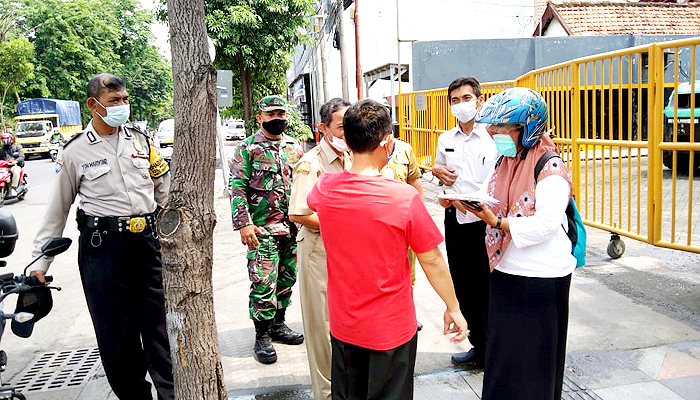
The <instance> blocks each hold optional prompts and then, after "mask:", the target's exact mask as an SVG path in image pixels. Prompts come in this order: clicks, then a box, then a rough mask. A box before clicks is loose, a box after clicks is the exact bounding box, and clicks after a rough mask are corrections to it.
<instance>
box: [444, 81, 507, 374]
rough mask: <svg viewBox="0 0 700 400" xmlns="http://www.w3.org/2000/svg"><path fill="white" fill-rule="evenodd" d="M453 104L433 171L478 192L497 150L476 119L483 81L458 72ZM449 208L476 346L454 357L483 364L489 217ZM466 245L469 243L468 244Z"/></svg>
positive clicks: (455, 267) (450, 241)
mask: <svg viewBox="0 0 700 400" xmlns="http://www.w3.org/2000/svg"><path fill="white" fill-rule="evenodd" d="M447 99H448V101H449V102H450V110H451V112H452V114H453V115H454V116H455V117H456V118H457V126H455V127H454V128H453V129H450V130H449V131H447V132H444V133H443V134H442V135H440V137H439V138H438V147H437V153H436V155H435V165H434V166H433V175H434V176H435V177H437V178H438V179H440V181H441V182H442V183H443V184H445V185H446V186H447V187H448V188H449V189H451V190H453V191H455V192H457V193H462V194H468V193H472V192H476V191H477V190H479V189H480V187H481V184H482V182H483V181H484V179H486V177H487V176H488V175H489V173H490V172H491V171H492V170H493V168H494V166H495V164H496V159H497V157H498V152H497V151H496V144H495V143H494V142H493V139H491V135H489V133H488V132H486V129H484V127H483V126H479V125H475V123H474V117H475V116H476V111H477V109H479V108H480V107H481V105H482V104H483V103H484V96H483V95H482V94H481V85H480V84H479V81H478V80H477V79H476V78H474V77H460V78H457V79H455V80H454V81H452V83H450V86H449V87H448V89H447ZM440 203H441V204H442V205H443V206H445V207H447V208H446V209H445V248H446V250H447V260H448V262H449V265H450V272H451V274H452V280H453V282H454V286H455V292H456V293H457V300H458V301H459V307H460V308H461V309H462V313H463V314H464V318H465V319H466V320H467V323H468V324H469V331H470V333H469V341H470V342H471V344H472V346H474V348H473V349H471V350H469V351H467V352H463V353H457V354H453V355H452V363H453V364H455V365H457V366H460V367H465V366H469V365H470V364H473V365H475V366H476V367H480V368H483V366H484V358H485V350H486V323H487V321H486V317H487V315H488V304H489V277H490V269H489V259H488V255H487V254H486V242H485V237H486V232H485V230H486V223H484V222H483V221H482V220H481V219H479V218H478V217H477V216H475V215H473V214H471V213H469V214H468V215H466V216H465V222H466V223H460V222H458V219H457V213H458V211H457V210H456V209H455V208H454V207H452V206H451V203H450V202H443V201H442V200H441V201H440ZM465 246H466V249H468V251H467V250H465Z"/></svg>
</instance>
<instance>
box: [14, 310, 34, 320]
mask: <svg viewBox="0 0 700 400" xmlns="http://www.w3.org/2000/svg"><path fill="white" fill-rule="evenodd" d="M32 318H34V314H32V313H30V312H18V313H17V314H15V316H14V319H15V321H17V322H19V323H23V322H27V321H29V320H31V319H32Z"/></svg>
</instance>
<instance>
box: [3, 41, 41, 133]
mask: <svg viewBox="0 0 700 400" xmlns="http://www.w3.org/2000/svg"><path fill="white" fill-rule="evenodd" d="M33 57H34V46H33V45H32V44H31V43H29V41H28V40H27V39H25V38H23V37H17V38H10V39H9V40H5V41H3V42H0V125H3V128H4V125H5V121H4V119H5V118H4V117H5V116H6V115H8V116H11V115H12V110H13V103H12V102H10V104H9V105H8V104H6V100H8V99H7V94H8V92H10V91H13V92H12V94H14V90H17V89H18V88H19V87H20V86H21V85H23V84H25V83H26V82H27V81H29V80H31V79H33V78H34V64H33V63H32V60H33ZM10 98H13V96H10Z"/></svg>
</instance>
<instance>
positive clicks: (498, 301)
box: [481, 270, 571, 400]
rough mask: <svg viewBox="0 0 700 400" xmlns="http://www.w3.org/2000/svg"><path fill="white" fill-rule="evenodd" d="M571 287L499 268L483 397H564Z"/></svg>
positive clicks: (486, 399)
mask: <svg viewBox="0 0 700 400" xmlns="http://www.w3.org/2000/svg"><path fill="white" fill-rule="evenodd" d="M570 286H571V275H567V276H565V277H561V278H528V277H524V276H517V275H509V274H505V273H503V272H500V271H498V270H496V271H494V272H493V274H492V276H491V303H490V308H489V311H490V314H489V326H488V333H487V338H488V340H487V345H486V368H485V369H484V389H483V394H482V397H481V398H482V399H483V400H502V399H508V400H560V399H561V387H562V381H563V380H564V362H565V359H566V333H567V326H568V323H569V287H570Z"/></svg>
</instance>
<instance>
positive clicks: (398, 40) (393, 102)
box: [391, 0, 401, 122]
mask: <svg viewBox="0 0 700 400" xmlns="http://www.w3.org/2000/svg"><path fill="white" fill-rule="evenodd" d="M396 58H397V61H398V66H399V94H398V96H397V97H401V37H400V36H399V0H396ZM391 86H392V87H393V86H394V82H391ZM392 92H393V90H392ZM397 105H398V104H397V101H396V100H394V94H393V93H392V96H391V116H392V118H393V119H394V121H393V122H396V121H398V119H399V118H398V115H396V114H397V113H396V111H395V110H396V106H397Z"/></svg>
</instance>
